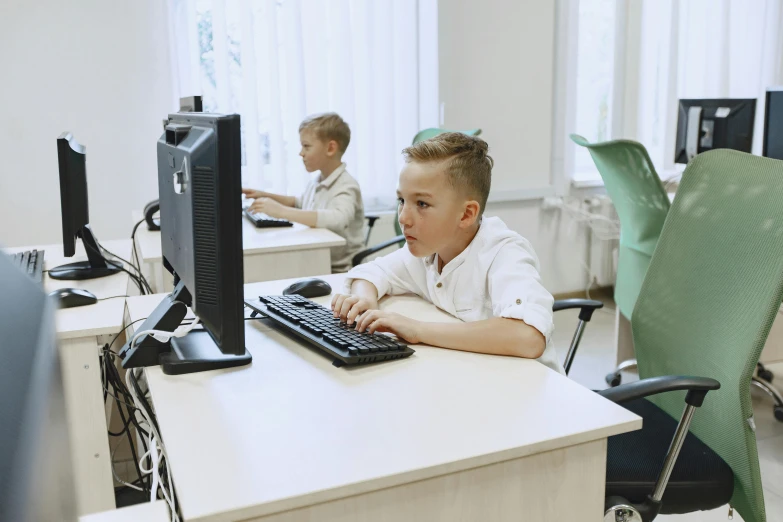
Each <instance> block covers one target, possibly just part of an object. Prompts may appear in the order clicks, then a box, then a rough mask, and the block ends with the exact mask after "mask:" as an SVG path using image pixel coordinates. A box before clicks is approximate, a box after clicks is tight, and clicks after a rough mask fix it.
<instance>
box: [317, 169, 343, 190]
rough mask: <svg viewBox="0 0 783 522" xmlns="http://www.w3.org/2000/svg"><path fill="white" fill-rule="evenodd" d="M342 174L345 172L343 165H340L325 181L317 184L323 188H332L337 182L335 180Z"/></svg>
mask: <svg viewBox="0 0 783 522" xmlns="http://www.w3.org/2000/svg"><path fill="white" fill-rule="evenodd" d="M343 172H345V163H340V166H339V167H337V168H336V169H334V172H332V173H331V174H329V176H328V177H327V178H326V179H325V180H323V181H319V182H318V186H319V187H324V188H332V185H334V182H335V181H337V178H339V177H340V176H341V175H342V173H343Z"/></svg>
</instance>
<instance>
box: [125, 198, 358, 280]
mask: <svg viewBox="0 0 783 522" xmlns="http://www.w3.org/2000/svg"><path fill="white" fill-rule="evenodd" d="M137 217H138V219H141V214H139V213H134V219H136V218H137ZM242 244H243V249H244V274H245V283H255V282H258V281H272V280H276V279H284V278H287V277H300V278H301V277H308V276H317V275H319V274H328V273H330V272H331V271H332V261H331V259H332V258H331V253H330V251H329V249H330V248H331V247H336V246H342V245H344V244H345V239H344V238H342V237H340V236H338V235H337V234H335V233H334V232H331V231H329V230H326V229H323V228H310V227H306V226H304V225H300V224H296V223H295V224H294V226H293V227H284V228H256V227H255V226H253V224H252V223H250V221H248V220H247V219H246V218H244V217H243V218H242ZM136 248H137V252H138V253H139V258H140V259H141V263H142V267H143V268H142V270H143V271H144V274H145V276H146V277H147V279H148V280H149V283H150V286H152V289H153V290H154V291H156V292H170V291H171V290H172V288H173V281H172V278H171V275H170V274H169V273H168V272H167V271H166V270H164V268H163V256H162V254H161V246H160V231H156V232H150V231H149V230H147V225H146V223H142V224H141V225H140V226H139V228H138V230H137V231H136Z"/></svg>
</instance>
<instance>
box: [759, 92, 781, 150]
mask: <svg viewBox="0 0 783 522" xmlns="http://www.w3.org/2000/svg"><path fill="white" fill-rule="evenodd" d="M762 154H763V155H764V156H766V157H768V158H775V159H779V160H783V87H777V88H774V89H770V90H768V91H767V105H766V111H765V113H764V147H763V150H762Z"/></svg>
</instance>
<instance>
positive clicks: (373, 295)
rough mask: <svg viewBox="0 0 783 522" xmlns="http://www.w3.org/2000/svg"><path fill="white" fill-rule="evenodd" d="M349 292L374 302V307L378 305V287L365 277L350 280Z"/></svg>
mask: <svg viewBox="0 0 783 522" xmlns="http://www.w3.org/2000/svg"><path fill="white" fill-rule="evenodd" d="M351 294H353V295H355V296H357V297H363V298H365V299H367V300H368V301H371V302H373V303H375V305H376V306H375V308H377V307H378V306H377V305H378V289H377V288H375V285H374V284H372V283H371V282H369V281H367V280H366V279H354V280H353V281H352V282H351Z"/></svg>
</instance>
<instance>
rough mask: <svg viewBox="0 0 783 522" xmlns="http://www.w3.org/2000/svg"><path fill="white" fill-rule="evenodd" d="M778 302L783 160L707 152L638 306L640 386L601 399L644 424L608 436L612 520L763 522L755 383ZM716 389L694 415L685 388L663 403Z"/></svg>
mask: <svg viewBox="0 0 783 522" xmlns="http://www.w3.org/2000/svg"><path fill="white" fill-rule="evenodd" d="M781 298H783V162H781V161H778V160H772V159H768V158H760V157H756V156H752V155H750V154H745V153H742V152H736V151H731V150H713V151H710V152H705V153H703V154H700V155H699V156H697V157H696V158H695V159H693V160H692V161H691V162H690V164H689V165H688V168H687V169H686V170H685V172H684V174H683V176H682V183H681V184H680V187H679V189H678V192H677V197H676V198H675V200H674V204H673V205H672V207H671V210H670V211H669V214H668V216H667V219H666V223H665V224H664V226H663V230H662V231H661V234H660V239H659V240H658V244H657V247H656V249H655V253H654V254H653V256H652V260H651V261H650V265H649V268H648V269H647V274H646V276H645V278H644V282H643V284H642V287H641V289H640V292H639V295H638V299H637V301H636V306H635V307H634V311H633V315H632V320H631V328H632V330H633V339H634V345H635V350H636V356H637V359H638V365H639V376H640V378H641V380H640V381H638V382H634V383H629V384H623V385H620V386H618V387H615V388H609V389H608V390H604V391H602V392H599V393H601V394H602V395H604V396H605V397H607V398H610V399H612V400H616V401H617V402H622V403H623V406H624V407H626V408H628V409H629V410H631V411H634V412H635V413H637V414H639V415H641V416H642V417H643V418H644V423H643V427H642V429H641V430H639V431H636V432H631V433H627V434H623V435H617V436H614V437H610V438H609V441H608V447H607V473H606V494H607V505H608V506H609V507H612V506H618V505H620V504H627V505H628V506H630V507H626V508H614V507H612V509H611V510H610V511H608V516H610V517H611V516H616V515H617V513H616V511H620V512H622V510H626V514H630V509H631V507H633V508H634V509H635V510H636V511H638V512H639V515H640V517H641V518H640V520H642V521H644V522H648V521H649V520H652V519H653V518H655V514H656V513H657V512H658V511H660V513H686V512H691V511H696V510H706V509H712V508H716V507H719V506H721V505H724V504H726V503H730V505H731V506H732V507H733V508H734V509H737V510H738V511H739V513H740V515H741V516H742V518H743V520H745V522H764V521H765V520H766V515H765V511H764V498H763V493H762V485H761V475H760V473H759V463H758V455H757V452H756V436H755V424H754V422H753V409H752V404H751V396H750V387H751V380H752V379H753V378H755V377H754V371H755V369H756V363H757V362H758V360H759V355H760V354H761V350H762V348H763V347H764V343H765V341H766V338H767V335H768V333H769V330H770V328H771V326H772V322H773V320H774V319H775V317H776V315H777V312H778V309H779V308H780V303H781ZM669 375H699V376H702V377H700V378H682V379H679V378H676V377H665V376H669ZM715 381H719V382H720V389H719V390H716V391H712V392H711V393H709V395H708V397H707V398H706V400H705V401H704V403H703V405H702V406H701V408H700V411H699V412H698V413H697V414H696V415H695V416H694V415H693V411H694V408H693V406H694V405H692V404H689V405H688V406H687V407H686V410H685V412H684V413H683V410H682V400H683V394H682V393H681V392H679V393H666V394H662V395H656V394H657V393H660V392H661V391H669V390H672V389H674V390H676V389H679V390H683V389H687V390H689V393H688V398H686V401H688V400H690V402H691V403H693V401H694V398H696V399H698V397H694V395H693V393H696V392H697V391H699V390H700V391H701V392H706V391H707V390H709V389H715V385H716V384H717V383H716V382H715ZM675 383H679V385H677V386H675ZM623 390H627V391H623ZM653 395H654V396H653ZM648 396H650V400H647V399H644V397H648ZM697 402H698V401H697ZM695 406H698V404H695ZM680 415H682V418H681V422H680V425H679V426H677V422H676V421H675V419H676V418H678V417H680ZM691 419H692V423H691ZM689 424H690V433H689V434H687V436H686V435H685V434H686V433H687V427H688V425H689ZM673 433H675V437H674V440H672V434H673ZM678 454H679V457H678ZM675 462H676V463H675ZM667 475H668V481H667ZM611 520H615V518H611ZM628 520H633V519H631V518H629V519H628Z"/></svg>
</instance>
